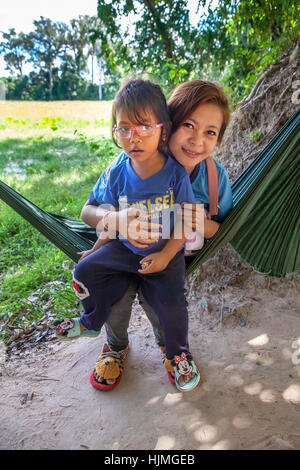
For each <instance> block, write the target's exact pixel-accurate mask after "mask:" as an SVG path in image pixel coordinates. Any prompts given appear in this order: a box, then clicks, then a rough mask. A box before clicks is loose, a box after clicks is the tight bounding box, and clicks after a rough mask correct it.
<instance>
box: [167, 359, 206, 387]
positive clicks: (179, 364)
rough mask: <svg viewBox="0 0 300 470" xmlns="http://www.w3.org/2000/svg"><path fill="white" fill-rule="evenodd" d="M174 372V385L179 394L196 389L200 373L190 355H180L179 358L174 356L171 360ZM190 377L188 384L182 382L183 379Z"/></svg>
mask: <svg viewBox="0 0 300 470" xmlns="http://www.w3.org/2000/svg"><path fill="white" fill-rule="evenodd" d="M172 364H173V365H174V371H175V385H176V387H177V388H178V390H180V391H181V392H189V391H190V390H193V389H194V388H195V387H197V385H198V383H199V382H200V372H199V369H198V367H197V366H196V364H195V362H194V361H193V358H192V355H191V353H182V354H181V356H174V359H173V360H172ZM189 375H191V378H190V380H189V381H188V382H184V380H182V378H183V377H187V376H189Z"/></svg>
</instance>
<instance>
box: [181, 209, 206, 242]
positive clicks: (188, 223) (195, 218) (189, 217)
mask: <svg viewBox="0 0 300 470" xmlns="http://www.w3.org/2000/svg"><path fill="white" fill-rule="evenodd" d="M206 217H207V216H206V212H205V209H204V207H203V204H187V203H183V204H182V223H183V226H184V233H185V234H186V235H188V234H189V233H190V232H191V230H195V231H197V232H199V233H200V234H202V235H203V233H204V219H206Z"/></svg>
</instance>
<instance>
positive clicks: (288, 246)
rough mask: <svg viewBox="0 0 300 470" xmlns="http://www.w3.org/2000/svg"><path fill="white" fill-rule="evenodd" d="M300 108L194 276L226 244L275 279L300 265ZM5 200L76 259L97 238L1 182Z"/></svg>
mask: <svg viewBox="0 0 300 470" xmlns="http://www.w3.org/2000/svg"><path fill="white" fill-rule="evenodd" d="M299 163H300V108H299V109H298V111H297V112H296V113H294V114H293V116H292V117H291V118H290V119H289V120H288V121H287V122H286V123H285V125H284V126H283V127H282V128H281V129H280V130H279V132H278V133H277V134H276V135H275V136H274V137H273V138H272V140H271V141H270V142H269V143H268V145H267V146H266V147H265V148H264V149H263V150H262V151H261V152H260V153H259V154H258V155H257V157H256V158H255V159H254V160H253V161H252V163H251V164H250V165H249V166H248V167H247V168H246V170H244V171H243V173H242V174H241V175H240V176H239V177H238V178H237V179H236V181H235V182H234V183H233V185H232V193H233V206H234V208H233V210H232V212H231V213H230V214H229V215H228V217H227V218H226V220H225V221H224V222H223V223H222V224H221V226H220V228H219V230H218V231H217V233H216V234H215V235H214V237H212V238H211V239H210V240H209V241H208V242H207V243H206V244H205V245H204V247H203V249H202V250H201V251H200V252H199V254H198V255H197V256H196V257H195V259H194V260H193V261H192V263H191V264H190V265H189V267H188V268H187V271H186V275H189V274H191V273H192V272H193V271H194V270H195V269H196V268H197V267H198V266H200V265H201V264H202V263H204V262H205V261H207V260H208V259H209V258H210V257H211V256H212V255H214V254H215V253H216V252H217V251H218V250H219V249H220V248H221V247H222V246H224V245H225V244H226V243H231V245H232V246H233V248H234V249H235V250H236V251H237V252H238V254H239V255H240V257H241V258H242V259H243V260H245V261H246V262H247V263H248V264H250V265H251V266H253V267H254V268H255V269H256V270H257V271H259V272H261V273H264V274H267V275H268V276H272V277H282V276H285V275H286V274H288V273H297V272H298V271H299V267H300V164H299ZM0 198H1V199H2V200H3V201H4V202H6V203H7V204H8V205H9V206H10V207H11V208H12V209H13V210H15V211H16V212H17V213H18V214H19V215H20V216H21V217H23V218H24V219H26V220H27V221H28V222H30V223H31V224H32V225H33V226H34V227H35V228H36V229H37V230H39V231H40V232H41V233H42V234H43V235H45V237H47V238H48V240H50V242H52V243H53V244H54V245H56V246H57V247H58V248H59V249H60V250H62V251H63V252H64V253H65V254H66V255H67V256H69V257H70V258H71V259H72V260H73V261H75V262H77V261H78V258H79V256H78V252H80V251H84V250H88V249H90V248H91V247H92V246H93V244H94V242H95V240H96V239H97V236H96V232H95V230H94V229H93V228H91V227H89V226H88V225H86V224H84V223H83V222H81V221H78V220H75V219H71V218H67V217H63V216H60V215H57V214H52V213H51V212H48V211H45V210H43V209H41V208H39V207H38V206H36V205H35V204H33V203H32V202H30V201H29V200H28V199H26V198H24V197H23V196H22V195H21V194H19V193H17V192H16V191H15V190H13V189H12V188H10V187H9V186H7V185H6V184H5V183H4V182H3V181H0Z"/></svg>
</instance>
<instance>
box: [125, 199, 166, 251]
mask: <svg viewBox="0 0 300 470" xmlns="http://www.w3.org/2000/svg"><path fill="white" fill-rule="evenodd" d="M149 217H150V216H149V215H148V214H147V213H145V212H143V211H141V210H140V209H136V208H134V207H130V208H128V209H122V210H121V211H119V212H117V230H118V232H119V234H120V235H121V236H122V237H123V238H126V239H127V240H128V241H129V242H130V243H131V244H132V245H133V246H135V247H137V248H148V246H149V245H151V244H153V243H156V242H157V241H158V240H159V238H160V237H161V236H162V234H161V230H160V229H161V228H162V225H161V224H158V223H154V222H151V221H149Z"/></svg>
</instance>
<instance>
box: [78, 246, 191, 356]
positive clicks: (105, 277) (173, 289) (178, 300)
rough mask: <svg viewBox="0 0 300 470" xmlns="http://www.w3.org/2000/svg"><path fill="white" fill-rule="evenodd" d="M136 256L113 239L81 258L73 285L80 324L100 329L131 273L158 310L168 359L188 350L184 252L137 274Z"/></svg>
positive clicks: (144, 294) (151, 303)
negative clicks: (79, 306)
mask: <svg viewBox="0 0 300 470" xmlns="http://www.w3.org/2000/svg"><path fill="white" fill-rule="evenodd" d="M142 258H143V256H139V255H136V254H134V253H133V252H132V251H130V250H129V249H128V248H127V247H125V246H124V245H123V244H122V243H121V242H120V241H119V240H112V241H110V242H109V243H107V244H106V245H104V246H103V247H102V248H101V249H100V250H98V251H96V252H95V253H93V254H91V255H89V256H87V257H86V258H84V259H83V260H82V261H80V262H79V263H78V264H77V266H76V268H75V271H74V281H73V283H74V287H75V291H76V293H77V295H78V297H79V298H80V299H81V302H82V305H83V307H84V313H83V315H82V317H81V319H80V320H81V322H82V324H83V325H84V326H85V327H86V328H88V329H89V330H96V331H100V330H101V327H102V326H103V324H104V323H105V321H106V319H107V318H108V316H109V313H110V307H111V305H113V304H114V303H116V302H117V301H118V300H120V299H121V298H122V297H123V295H124V294H125V292H126V291H127V289H128V286H129V282H130V275H128V273H133V274H135V275H137V276H139V278H140V285H141V291H142V293H143V296H144V297H145V299H146V301H147V302H148V303H149V305H150V306H151V307H152V308H153V310H154V311H155V312H156V313H157V315H158V317H159V321H160V323H161V326H162V329H163V331H164V336H165V343H166V353H167V358H168V359H172V358H173V356H174V355H179V354H181V353H182V352H188V313H187V308H186V301H185V296H184V274H185V262H184V256H183V253H182V252H180V253H177V255H176V256H175V257H174V258H173V259H172V260H171V261H170V263H169V265H168V266H167V268H166V269H165V270H164V271H162V272H159V273H153V274H140V273H139V272H138V269H141V265H140V260H141V259H142Z"/></svg>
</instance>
